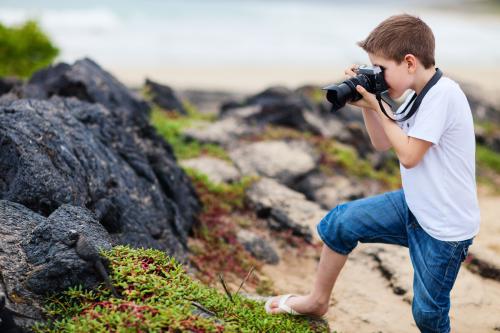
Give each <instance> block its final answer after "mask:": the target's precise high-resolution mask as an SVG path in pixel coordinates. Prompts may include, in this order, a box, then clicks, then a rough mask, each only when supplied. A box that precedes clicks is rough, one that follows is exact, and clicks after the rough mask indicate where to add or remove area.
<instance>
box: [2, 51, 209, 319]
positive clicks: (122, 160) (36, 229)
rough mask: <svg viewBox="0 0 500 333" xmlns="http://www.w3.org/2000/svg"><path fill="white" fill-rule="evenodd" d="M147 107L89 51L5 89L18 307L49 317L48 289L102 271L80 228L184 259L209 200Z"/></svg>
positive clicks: (6, 198)
mask: <svg viewBox="0 0 500 333" xmlns="http://www.w3.org/2000/svg"><path fill="white" fill-rule="evenodd" d="M149 112H150V108H149V105H148V104H147V103H146V102H144V101H143V100H141V99H139V98H138V97H136V96H135V95H134V94H133V93H132V92H131V91H129V90H128V89H127V88H126V87H125V86H124V85H123V84H121V83H120V82H118V81H117V80H116V79H115V78H114V77H113V76H112V75H110V74H109V73H107V72H106V71H104V70H103V69H101V68H100V67H99V66H98V65H97V64H96V63H94V62H93V61H91V60H89V59H84V60H81V61H77V62H76V63H75V64H73V65H68V64H57V65H55V66H52V67H48V68H46V69H43V70H41V71H39V72H37V73H35V74H34V75H33V77H32V78H31V79H30V80H29V82H28V83H27V84H25V85H23V86H19V85H14V86H13V87H12V88H11V89H10V92H9V93H8V94H4V95H3V96H2V97H1V98H0V292H4V293H5V294H6V296H7V299H8V303H9V304H8V306H9V307H10V308H13V309H14V310H16V311H17V312H19V313H24V314H27V315H29V316H31V317H33V318H35V319H40V318H41V311H40V309H39V306H40V304H41V303H40V302H41V298H40V297H42V296H41V295H44V294H45V293H46V292H48V291H57V290H62V289H65V288H67V287H69V286H71V285H75V284H83V285H84V286H91V285H94V284H95V283H96V282H98V281H99V275H98V274H97V272H95V269H94V268H93V267H92V265H91V264H90V263H87V262H85V261H83V260H82V259H81V258H80V257H78V255H77V254H76V253H75V248H74V247H73V246H72V245H71V244H70V242H68V240H67V239H66V238H67V233H68V232H69V231H70V230H73V231H76V232H78V233H79V234H81V235H83V236H84V237H85V239H87V240H88V241H89V242H90V243H92V246H95V247H103V248H110V247H111V246H112V245H117V244H127V245H131V246H132V247H145V248H156V249H160V250H163V251H165V252H166V253H167V254H169V255H172V256H175V257H176V258H177V259H178V260H180V261H186V255H187V245H186V243H187V235H188V233H189V232H190V229H191V227H192V226H193V224H194V223H196V216H197V214H198V212H199V210H200V208H201V207H200V202H199V200H198V198H197V196H196V193H195V191H194V189H193V187H192V185H191V182H190V181H189V178H188V177H187V175H186V174H185V173H184V172H183V171H182V169H181V168H180V167H179V166H178V165H177V161H176V158H175V156H174V154H173V151H172V148H171V146H170V145H169V144H168V143H167V142H166V141H165V140H164V139H163V138H162V137H160V136H159V135H158V134H157V133H156V131H155V129H154V128H153V127H152V126H151V125H150V123H149ZM18 320H19V321H21V322H22V323H23V325H22V326H23V327H25V328H26V327H28V326H29V325H28V323H27V322H26V320H24V319H19V318H16V321H18ZM28 321H29V320H28Z"/></svg>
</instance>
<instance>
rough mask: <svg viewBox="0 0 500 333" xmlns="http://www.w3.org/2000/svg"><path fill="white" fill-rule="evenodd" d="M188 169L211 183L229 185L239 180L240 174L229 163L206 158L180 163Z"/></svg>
mask: <svg viewBox="0 0 500 333" xmlns="http://www.w3.org/2000/svg"><path fill="white" fill-rule="evenodd" d="M180 164H181V165H182V166H183V167H188V168H192V169H195V170H197V171H198V172H201V173H203V174H205V175H206V176H207V177H208V179H209V180H210V181H211V182H213V183H231V182H234V181H236V180H238V179H239V178H240V172H239V171H238V169H236V168H235V167H234V166H233V165H232V164H231V163H229V162H227V161H224V160H221V159H218V158H213V157H208V156H203V157H198V158H191V159H187V160H182V161H180Z"/></svg>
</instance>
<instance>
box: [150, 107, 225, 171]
mask: <svg viewBox="0 0 500 333" xmlns="http://www.w3.org/2000/svg"><path fill="white" fill-rule="evenodd" d="M186 105H189V104H186ZM185 107H186V109H187V110H188V115H186V116H183V115H180V114H178V113H175V112H171V111H164V110H161V109H160V108H159V107H157V106H154V107H153V109H152V112H151V123H152V124H153V126H154V127H155V128H156V130H157V131H158V133H160V134H161V135H162V136H163V137H164V138H165V140H167V141H168V143H169V144H170V145H171V146H172V148H173V150H174V153H175V155H176V157H177V158H178V159H181V160H183V159H188V158H194V157H198V156H200V155H209V156H213V157H217V158H220V159H223V160H226V161H229V160H230V159H229V157H228V155H227V153H226V152H225V151H224V149H222V148H220V147H219V146H217V145H214V144H202V143H199V142H197V141H193V140H187V139H186V138H185V137H183V136H182V130H183V129H184V128H187V127H190V126H192V125H193V124H194V123H195V122H197V121H211V120H212V119H213V116H211V115H204V114H200V113H198V112H197V111H196V110H195V109H194V107H193V106H185Z"/></svg>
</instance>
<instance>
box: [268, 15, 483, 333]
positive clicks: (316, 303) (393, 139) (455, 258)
mask: <svg viewBox="0 0 500 333" xmlns="http://www.w3.org/2000/svg"><path fill="white" fill-rule="evenodd" d="M358 44H359V45H360V46H361V47H362V48H363V49H364V50H365V51H366V52H367V53H368V56H369V58H370V61H371V63H372V64H373V65H377V66H379V67H381V68H382V69H383V71H384V78H385V81H386V82H387V85H388V86H389V95H390V97H392V98H397V97H400V96H401V95H403V93H404V92H405V91H406V90H407V89H412V90H414V91H415V93H416V94H417V96H418V95H419V94H420V93H421V92H422V90H424V91H427V93H424V94H423V96H424V97H423V99H422V100H421V104H420V106H419V108H418V111H417V112H416V113H415V114H414V115H413V116H411V117H410V118H409V119H408V120H406V121H401V122H398V121H393V120H391V119H389V118H388V117H386V116H385V115H384V114H383V113H382V111H381V109H380V106H379V104H378V101H377V100H376V98H375V96H374V95H373V94H370V93H368V92H367V91H366V90H365V89H364V88H363V87H361V86H357V87H356V89H357V91H358V92H359V93H360V94H361V95H362V96H363V98H362V99H361V100H359V101H357V102H354V103H352V104H353V105H356V106H358V107H361V108H362V112H363V118H364V121H365V125H366V128H367V131H368V133H369V136H370V139H371V142H372V144H373V146H374V147H375V149H376V150H379V151H384V150H387V149H389V148H391V147H392V148H394V150H395V152H396V154H397V156H398V158H399V161H400V169H401V177H402V183H403V189H401V190H399V191H394V192H389V193H384V194H381V195H377V196H373V197H369V198H364V199H360V200H355V201H352V202H348V203H345V204H341V205H339V206H337V207H335V208H334V209H333V210H331V211H330V212H329V213H328V214H327V215H326V216H325V217H324V218H323V219H322V220H321V222H320V223H319V224H318V227H317V229H318V233H319V235H320V237H321V239H322V240H323V242H324V245H323V249H322V253H321V258H320V262H319V264H318V272H317V276H316V280H315V285H314V288H313V290H312V292H311V293H310V294H309V295H305V296H295V295H285V296H282V297H273V298H271V299H270V300H269V301H268V302H267V303H266V311H268V312H269V313H273V314H275V313H283V312H288V313H292V314H312V315H318V316H322V315H324V314H325V313H326V312H327V310H328V304H329V299H330V294H331V292H332V289H333V285H334V283H335V280H336V279H337V276H338V274H339V273H340V270H341V269H342V267H343V265H344V263H345V262H346V259H347V255H348V254H349V253H350V252H351V251H352V250H353V249H354V248H355V246H356V245H357V243H358V241H359V242H366V243H376V242H378V243H388V244H398V245H402V246H406V247H408V248H409V252H410V258H411V261H412V265H413V268H414V279H413V290H414V298H413V301H412V312H413V317H414V319H415V322H416V324H417V327H418V328H419V329H420V330H421V331H422V332H426V333H427V332H446V333H447V332H449V331H450V320H449V315H448V313H449V309H450V292H451V289H452V287H453V284H454V282H455V279H456V277H457V274H458V271H459V269H460V264H461V262H462V261H463V260H464V259H465V256H466V254H467V251H468V248H469V245H470V244H471V243H472V239H473V237H474V236H475V235H476V234H477V232H478V230H479V207H478V202H477V194H476V183H475V137H474V129H473V122H472V115H471V111H470V108H469V104H468V102H467V99H466V97H465V95H464V94H463V92H462V91H461V89H460V87H459V86H458V85H457V84H456V83H455V82H454V81H452V80H450V79H449V78H446V77H441V78H439V75H438V74H439V73H438V72H439V71H438V70H436V69H435V68H434V65H435V62H434V35H433V33H432V31H431V29H430V28H429V27H428V26H427V25H426V24H425V23H424V22H423V21H422V20H420V19H419V18H417V17H414V16H411V15H406V14H404V15H396V16H392V17H390V18H388V19H386V20H385V21H383V22H382V23H380V24H379V25H378V26H377V27H376V28H375V29H374V30H373V31H372V32H371V33H370V35H369V36H368V37H367V38H366V39H365V40H364V41H362V42H360V43H358ZM353 69H355V66H353V67H351V68H349V69H347V70H346V72H345V73H346V75H348V76H353V75H355V73H354V71H353ZM436 73H438V74H436ZM432 78H434V79H433V80H431V79H432ZM435 79H438V80H437V82H435ZM430 81H434V82H435V84H434V85H432V86H431V84H429V82H430ZM429 87H430V89H429ZM412 102H413V100H410V99H409V98H408V99H407V100H406V102H405V103H403V105H402V107H401V108H400V110H402V109H407V108H406V104H408V106H410V103H412ZM384 107H385V109H386V110H389V106H388V105H387V104H386V105H385V106H384ZM402 116H404V114H402V115H401V114H400V115H399V116H398V117H399V118H398V119H401V118H402ZM292 296H293V297H292Z"/></svg>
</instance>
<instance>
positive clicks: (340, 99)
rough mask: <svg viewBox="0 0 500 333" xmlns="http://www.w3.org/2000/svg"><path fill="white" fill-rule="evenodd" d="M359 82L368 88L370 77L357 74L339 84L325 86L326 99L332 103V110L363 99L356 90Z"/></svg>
mask: <svg viewBox="0 0 500 333" xmlns="http://www.w3.org/2000/svg"><path fill="white" fill-rule="evenodd" d="M358 84H359V85H361V86H363V87H365V88H367V86H368V79H367V78H366V76H365V75H363V74H360V75H356V76H355V77H352V78H350V79H348V80H345V81H344V82H342V83H341V84H339V85H331V86H328V87H325V88H323V89H325V90H326V91H327V92H326V99H327V100H328V102H330V103H332V111H337V110H338V109H340V108H342V107H344V106H345V104H346V103H347V102H351V101H357V100H360V99H361V95H360V94H359V93H358V92H357V91H356V86H357V85H358Z"/></svg>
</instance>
